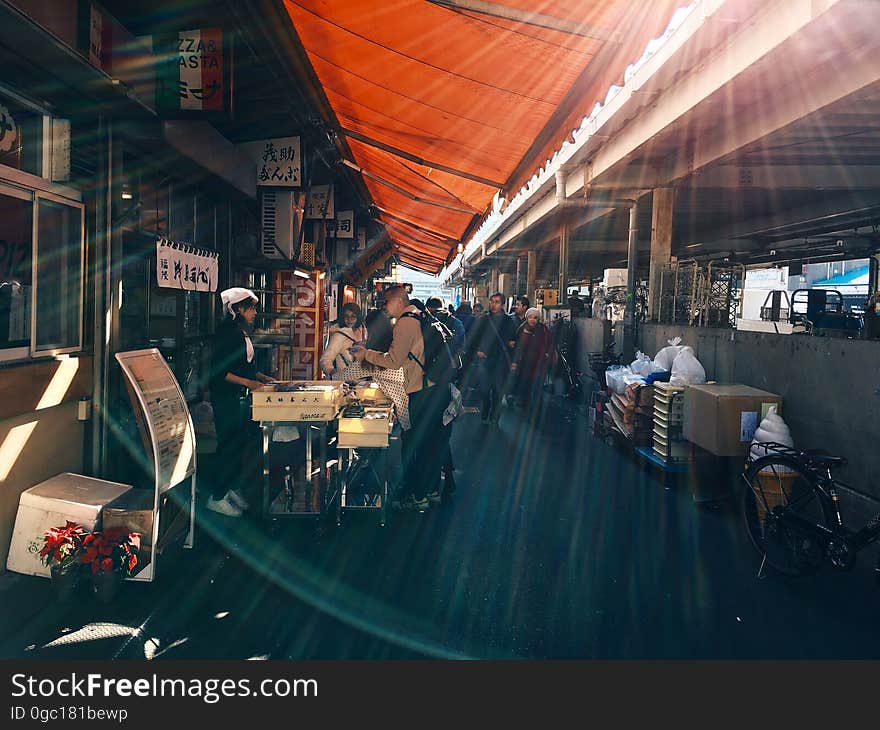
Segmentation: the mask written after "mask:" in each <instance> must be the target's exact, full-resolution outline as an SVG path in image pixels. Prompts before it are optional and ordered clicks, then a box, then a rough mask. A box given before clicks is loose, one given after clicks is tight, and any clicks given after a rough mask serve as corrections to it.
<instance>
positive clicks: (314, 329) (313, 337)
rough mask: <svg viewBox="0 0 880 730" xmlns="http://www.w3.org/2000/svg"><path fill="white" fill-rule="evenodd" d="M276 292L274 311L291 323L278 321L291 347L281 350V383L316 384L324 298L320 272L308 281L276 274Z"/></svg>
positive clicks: (286, 273) (291, 273) (315, 273)
mask: <svg viewBox="0 0 880 730" xmlns="http://www.w3.org/2000/svg"><path fill="white" fill-rule="evenodd" d="M273 279H274V281H273V289H275V290H276V291H280V292H283V293H281V294H275V295H274V307H275V309H276V311H277V312H278V313H279V314H285V315H287V316H288V319H285V320H278V327H279V328H280V329H282V330H284V331H285V334H287V335H288V336H289V337H290V340H291V344H290V345H280V346H279V348H278V371H279V376H280V378H281V379H282V380H315V379H316V378H317V377H318V360H319V358H320V356H321V346H322V339H323V338H322V332H323V326H324V323H323V314H324V294H323V291H322V285H323V279H321V278H320V277H319V275H318V272H317V271H316V272H313V273H312V275H311V276H309V278H307V279H304V278H303V277H301V276H296V275H295V274H294V273H293V272H292V271H276V272H275V273H274V275H273Z"/></svg>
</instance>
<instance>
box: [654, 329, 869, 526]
mask: <svg viewBox="0 0 880 730" xmlns="http://www.w3.org/2000/svg"><path fill="white" fill-rule="evenodd" d="M676 336H680V337H681V338H682V344H684V345H690V346H691V347H693V348H694V350H695V351H696V354H697V357H698V358H699V360H700V362H701V363H702V364H703V367H704V368H705V369H706V376H707V377H708V378H709V379H710V380H716V381H718V382H719V383H742V384H744V385H751V386H752V387H755V388H760V389H762V390H767V391H770V392H771V393H777V394H778V395H781V396H782V397H783V399H784V400H783V407H782V417H783V418H784V419H785V422H786V423H787V424H788V426H789V428H791V432H792V435H793V437H794V441H795V446H796V447H798V448H802V449H810V448H822V449H825V450H827V451H829V452H831V453H832V454H838V455H840V456H845V457H846V458H847V459H848V460H849V465H848V466H846V467H845V468H843V469H839V470H837V471H836V475H837V476H838V477H839V478H840V479H841V480H842V481H844V482H848V483H849V485H850V486H851V487H852V488H853V490H854V491H855V492H856V493H853V494H847V495H846V496H845V497H844V507H845V508H846V512H845V517H847V518H848V519H853V520H858V519H864V518H865V516H870V515H872V514H874V513H875V512H877V511H878V509H880V506H878V502H877V500H880V448H878V444H880V418H878V415H880V377H878V362H880V343H878V342H872V341H869V340H846V339H836V338H830V337H808V336H805V335H776V334H767V333H763V332H739V331H735V330H723V329H711V328H705V327H699V328H698V327H680V326H677V327H676V326H671V325H643V326H642V327H641V328H640V331H639V340H638V342H639V347H640V349H642V350H643V351H644V352H646V353H647V354H649V355H651V356H653V355H654V354H656V352H657V350H659V349H660V348H661V347H664V346H665V345H666V341H667V340H669V339H672V338H673V337H676Z"/></svg>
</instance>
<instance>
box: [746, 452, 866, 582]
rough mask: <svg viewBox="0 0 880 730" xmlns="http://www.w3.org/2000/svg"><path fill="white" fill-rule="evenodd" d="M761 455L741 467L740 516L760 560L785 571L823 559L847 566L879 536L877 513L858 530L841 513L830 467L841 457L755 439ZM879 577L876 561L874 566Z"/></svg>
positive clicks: (812, 567) (805, 569) (803, 570)
mask: <svg viewBox="0 0 880 730" xmlns="http://www.w3.org/2000/svg"><path fill="white" fill-rule="evenodd" d="M757 446H758V448H759V449H760V450H761V451H763V452H765V454H766V455H764V456H761V457H759V458H757V459H754V460H750V461H749V462H748V463H747V465H746V468H745V470H744V472H743V479H744V480H745V482H746V488H745V489H744V490H743V496H742V505H741V506H742V515H743V519H744V520H745V526H746V530H747V531H748V533H749V538H750V539H751V542H752V544H753V545H754V546H755V548H756V549H757V550H758V552H759V553H761V555H762V561H761V567H760V568H759V569H758V576H759V577H761V576H762V574H763V572H764V567H765V565H770V566H771V567H772V568H774V569H775V570H777V571H778V572H780V573H783V574H785V575H810V574H812V573H815V572H816V571H817V570H818V569H819V568H820V567H821V566H822V565H823V564H824V563H825V562H826V561H827V562H830V563H831V565H832V566H833V567H834V568H836V569H838V570H850V569H851V568H852V567H853V566H854V565H855V561H856V556H857V555H858V553H859V552H860V551H861V550H862V549H863V548H865V547H867V546H868V545H870V544H871V543H873V542H875V541H876V540H877V539H878V538H880V513H878V514H876V515H874V516H873V517H872V518H871V519H870V520H869V521H868V522H867V524H866V525H865V526H864V527H862V528H861V529H859V530H857V531H852V530H850V529H849V528H848V527H847V526H846V525H845V524H844V521H843V517H842V516H841V513H840V494H839V488H840V487H845V486H846V485H845V484H843V482H839V481H837V480H836V479H835V478H834V476H833V474H832V473H831V471H832V469H834V468H836V467H842V466H845V465H846V459H845V458H843V457H840V456H833V455H831V454H827V453H824V452H818V451H797V450H795V449H792V448H790V447H788V446H785V445H783V444H779V443H776V442H766V443H760V444H757ZM874 575H875V578H876V579H877V580H878V581H880V562H878V565H877V566H875V568H874Z"/></svg>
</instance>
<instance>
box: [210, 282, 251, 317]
mask: <svg viewBox="0 0 880 730" xmlns="http://www.w3.org/2000/svg"><path fill="white" fill-rule="evenodd" d="M245 299H253V300H254V301H255V302H257V301H259V300H258V299H257V295H256V294H254V293H253V292H252V291H251V290H250V289H245V288H244V287H243V286H233V287H231V288H229V289H224V290H223V291H222V292H220V301H221V302H223V311H225V312H229V314H231V315H232V316H233V317H234V316H235V312H233V311H232V305H233V304H238V303H239V302H243V301H244V300H245Z"/></svg>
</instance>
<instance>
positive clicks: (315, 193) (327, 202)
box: [305, 185, 336, 219]
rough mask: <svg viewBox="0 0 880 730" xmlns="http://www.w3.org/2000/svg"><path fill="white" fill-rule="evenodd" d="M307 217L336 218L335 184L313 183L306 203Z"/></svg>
mask: <svg viewBox="0 0 880 730" xmlns="http://www.w3.org/2000/svg"><path fill="white" fill-rule="evenodd" d="M305 217H306V218H328V219H330V218H335V217H336V214H335V213H334V210H333V186H332V185H312V189H311V190H310V191H309V200H308V203H307V204H306V215H305Z"/></svg>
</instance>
